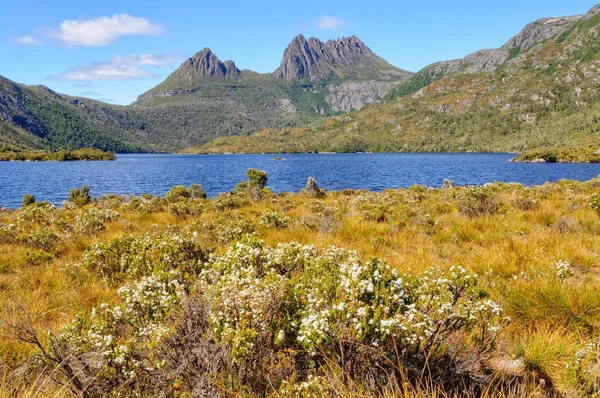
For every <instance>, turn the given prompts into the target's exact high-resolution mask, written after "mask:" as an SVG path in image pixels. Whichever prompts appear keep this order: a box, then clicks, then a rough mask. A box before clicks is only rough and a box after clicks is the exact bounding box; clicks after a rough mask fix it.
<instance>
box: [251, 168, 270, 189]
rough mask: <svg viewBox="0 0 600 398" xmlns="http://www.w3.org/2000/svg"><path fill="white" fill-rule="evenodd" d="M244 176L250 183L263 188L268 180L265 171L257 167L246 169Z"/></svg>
mask: <svg viewBox="0 0 600 398" xmlns="http://www.w3.org/2000/svg"><path fill="white" fill-rule="evenodd" d="M246 176H247V177H248V179H249V180H250V182H251V183H252V184H255V185H257V186H259V187H261V188H264V187H265V186H266V185H267V181H268V180H269V178H268V177H267V172H266V171H262V170H258V169H248V172H247V173H246Z"/></svg>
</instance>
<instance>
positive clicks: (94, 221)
mask: <svg viewBox="0 0 600 398" xmlns="http://www.w3.org/2000/svg"><path fill="white" fill-rule="evenodd" d="M118 218H119V213H118V212H116V211H115V210H110V209H97V208H91V209H89V210H86V211H85V212H83V213H82V214H81V215H77V216H75V220H74V230H75V232H76V233H78V234H84V235H95V234H98V233H100V232H102V231H104V229H105V228H106V225H105V224H106V223H107V222H110V221H115V220H117V219H118Z"/></svg>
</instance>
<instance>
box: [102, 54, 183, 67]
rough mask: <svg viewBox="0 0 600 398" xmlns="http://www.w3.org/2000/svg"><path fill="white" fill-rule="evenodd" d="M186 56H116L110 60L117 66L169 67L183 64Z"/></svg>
mask: <svg viewBox="0 0 600 398" xmlns="http://www.w3.org/2000/svg"><path fill="white" fill-rule="evenodd" d="M184 58H185V56H184V55H183V54H180V53H177V52H169V53H164V54H158V55H154V54H132V55H127V56H121V55H115V56H114V57H112V59H111V60H110V63H111V64H116V65H140V66H168V65H172V64H175V63H179V62H182V61H183V60H184Z"/></svg>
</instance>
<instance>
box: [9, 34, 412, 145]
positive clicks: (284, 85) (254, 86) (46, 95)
mask: <svg viewBox="0 0 600 398" xmlns="http://www.w3.org/2000/svg"><path fill="white" fill-rule="evenodd" d="M411 76H412V73H410V72H407V71H404V70H401V69H398V68H396V67H394V66H392V65H390V64H388V63H387V62H385V61H384V60H383V59H382V58H380V57H378V56H377V55H376V54H375V53H373V51H371V49H369V48H368V47H367V46H366V45H365V44H364V43H363V42H362V41H360V40H359V39H358V38H357V37H349V38H342V39H339V40H330V41H327V42H326V43H324V42H321V41H320V40H318V39H315V38H310V39H308V40H306V39H305V38H304V36H302V35H300V36H297V37H296V38H294V40H293V41H292V43H291V44H290V45H289V46H288V48H287V49H286V50H285V53H284V56H283V60H282V62H281V66H280V67H279V68H278V69H277V70H276V71H275V72H274V73H267V74H260V73H256V72H252V71H249V70H239V69H238V68H237V67H236V65H235V63H234V62H233V61H225V62H222V61H221V60H220V59H219V58H218V57H217V56H216V55H215V54H214V53H213V52H212V51H211V50H210V49H209V48H205V49H203V50H202V51H200V52H199V53H197V54H196V55H194V56H193V57H191V58H189V59H188V60H186V61H185V62H184V63H183V64H182V65H181V66H180V67H179V68H178V69H177V70H176V71H174V72H173V73H172V74H171V75H170V76H169V77H168V78H167V79H166V80H165V81H164V82H163V83H161V84H159V85H158V86H156V87H155V88H153V89H152V90H150V91H148V92H146V93H144V94H142V95H140V96H139V97H138V101H137V102H136V103H134V104H132V105H130V106H111V105H107V104H105V103H101V102H98V101H93V100H89V99H83V98H75V97H70V96H67V95H62V94H58V93H55V92H53V91H52V90H50V89H48V88H46V87H44V86H33V87H31V86H24V85H20V84H17V83H14V82H11V81H10V80H8V79H5V78H1V80H0V122H2V123H1V124H0V132H1V133H0V143H4V145H5V146H6V147H8V146H9V145H10V146H12V147H18V146H19V145H21V146H31V145H32V144H33V145H36V146H39V147H49V148H68V149H71V148H78V147H82V146H94V147H99V148H101V149H108V150H116V151H142V150H145V151H148V150H156V151H161V150H162V151H170V150H175V149H180V148H183V147H186V146H190V145H197V144H203V143H206V142H208V141H209V140H210V139H213V138H215V137H218V136H230V135H247V134H250V133H253V132H255V131H258V130H261V129H264V128H282V127H289V126H298V125H302V124H307V123H310V122H313V121H315V120H318V119H321V118H323V117H325V116H329V115H335V114H338V113H340V112H346V111H350V110H356V109H360V108H362V107H363V106H364V105H366V104H372V103H376V102H381V101H382V100H383V99H384V98H385V97H386V96H389V95H390V94H391V93H392V92H393V90H394V89H395V88H396V87H397V86H398V84H399V83H401V82H404V81H406V80H407V79H409V78H410V77H411ZM2 126H4V127H2ZM9 126H10V128H9ZM26 133H29V134H30V135H31V136H30V137H28V136H27V134H26ZM23 137H27V138H28V139H27V140H23ZM17 143H20V144H19V145H18V144H17Z"/></svg>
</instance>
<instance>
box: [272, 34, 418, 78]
mask: <svg viewBox="0 0 600 398" xmlns="http://www.w3.org/2000/svg"><path fill="white" fill-rule="evenodd" d="M274 75H275V76H276V77H277V78H280V79H285V80H286V81H288V82H293V81H297V80H308V81H310V82H318V81H323V80H328V79H331V78H334V77H338V78H342V79H377V80H386V79H387V80H402V79H407V78H408V77H410V75H411V74H410V72H407V71H404V70H402V69H398V68H396V67H394V66H392V65H390V64H388V63H387V62H386V61H385V60H383V59H382V58H380V57H378V56H377V55H376V54H375V53H373V51H371V49H370V48H369V47H367V46H366V45H365V44H364V43H363V42H362V41H361V40H360V39H359V38H357V37H355V36H350V37H344V38H341V39H338V40H329V41H327V42H326V43H323V42H322V41H320V40H319V39H316V38H310V39H308V40H306V39H305V38H304V36H303V35H299V36H296V37H295V38H294V40H292V42H291V43H290V45H289V46H288V47H287V49H286V50H285V52H284V54H283V60H282V61H281V65H280V67H279V68H278V69H277V70H276V71H275V72H274Z"/></svg>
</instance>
